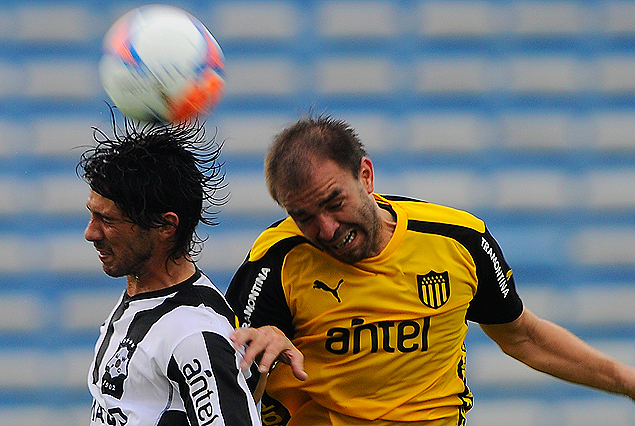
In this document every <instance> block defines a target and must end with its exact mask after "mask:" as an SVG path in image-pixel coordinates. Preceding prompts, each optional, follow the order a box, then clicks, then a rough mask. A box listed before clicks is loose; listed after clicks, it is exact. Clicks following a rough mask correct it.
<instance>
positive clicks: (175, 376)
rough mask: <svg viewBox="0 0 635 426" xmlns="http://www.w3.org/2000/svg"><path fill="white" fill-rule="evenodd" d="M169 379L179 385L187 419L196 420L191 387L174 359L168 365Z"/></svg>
mask: <svg viewBox="0 0 635 426" xmlns="http://www.w3.org/2000/svg"><path fill="white" fill-rule="evenodd" d="M168 378H169V379H170V380H172V381H174V382H176V383H178V385H179V395H180V396H181V400H182V401H183V405H184V406H185V412H186V413H187V418H188V419H196V418H197V417H196V409H195V408H194V402H193V401H192V398H190V392H189V386H188V384H187V381H186V380H185V376H184V375H183V373H182V372H181V370H180V369H179V365H178V364H177V362H176V360H175V359H174V357H172V358H170V362H169V363H168ZM195 421H196V420H195ZM197 424H198V422H196V423H192V425H197Z"/></svg>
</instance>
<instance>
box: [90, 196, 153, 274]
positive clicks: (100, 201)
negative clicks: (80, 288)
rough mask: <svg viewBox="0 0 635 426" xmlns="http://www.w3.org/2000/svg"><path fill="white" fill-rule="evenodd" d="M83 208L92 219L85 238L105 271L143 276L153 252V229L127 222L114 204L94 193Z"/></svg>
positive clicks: (107, 272)
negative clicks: (92, 247) (88, 212)
mask: <svg viewBox="0 0 635 426" xmlns="http://www.w3.org/2000/svg"><path fill="white" fill-rule="evenodd" d="M86 206H87V207H88V210H89V211H90V214H91V217H90V221H89V222H88V225H87V226H86V229H85V231H84V237H85V238H86V240H88V241H90V242H92V243H93V245H94V246H95V249H96V250H97V252H98V254H99V260H100V261H101V263H102V268H103V270H104V272H105V273H106V274H107V275H109V276H111V277H123V276H138V275H141V274H143V272H144V270H145V269H146V267H147V265H148V262H149V260H150V259H151V258H152V255H153V252H154V247H155V242H154V239H153V232H152V231H153V230H152V229H150V230H148V229H143V228H141V227H139V226H137V225H135V224H133V223H132V222H130V221H129V220H127V218H125V217H124V216H123V214H122V213H121V211H120V210H119V208H118V207H117V206H116V205H115V203H114V201H112V200H110V199H108V198H106V197H103V196H101V195H99V194H98V193H96V192H95V191H92V190H91V192H90V195H89V197H88V202H87V204H86Z"/></svg>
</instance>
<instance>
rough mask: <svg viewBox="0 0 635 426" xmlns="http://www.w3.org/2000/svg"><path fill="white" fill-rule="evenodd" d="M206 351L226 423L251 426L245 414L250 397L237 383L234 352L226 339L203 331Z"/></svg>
mask: <svg viewBox="0 0 635 426" xmlns="http://www.w3.org/2000/svg"><path fill="white" fill-rule="evenodd" d="M203 337H204V339H205V344H206V346H207V352H208V353H209V358H210V360H211V363H212V372H213V374H214V377H215V378H216V387H217V390H218V399H219V403H220V409H221V413H222V416H223V419H224V420H225V424H226V425H231V426H241V425H246V426H251V424H252V423H251V419H250V418H249V417H246V416H245V413H248V412H249V401H248V399H247V398H251V395H248V394H247V393H246V392H245V390H243V388H242V387H240V385H239V384H238V375H239V374H240V372H239V371H238V368H237V367H236V352H235V351H234V349H233V348H232V347H231V345H230V344H229V342H227V340H226V339H224V338H223V337H221V336H219V335H218V334H216V333H210V332H205V333H203Z"/></svg>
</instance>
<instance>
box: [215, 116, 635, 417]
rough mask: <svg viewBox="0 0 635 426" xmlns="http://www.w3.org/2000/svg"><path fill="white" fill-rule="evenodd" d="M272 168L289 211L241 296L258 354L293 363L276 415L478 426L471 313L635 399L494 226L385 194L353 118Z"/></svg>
mask: <svg viewBox="0 0 635 426" xmlns="http://www.w3.org/2000/svg"><path fill="white" fill-rule="evenodd" d="M265 174H266V178H267V185H268V188H269V192H270V194H271V196H272V197H273V199H274V200H275V201H277V202H278V203H279V204H280V205H281V206H282V207H283V208H284V209H285V210H286V211H287V213H288V215H289V217H288V218H286V219H284V220H282V221H280V222H278V223H276V224H274V225H272V226H271V227H270V228H269V229H267V230H265V231H263V232H262V233H261V235H260V236H259V237H258V239H257V240H256V242H255V243H254V244H253V246H252V249H251V251H250V252H249V256H248V258H247V259H246V261H245V262H244V264H243V265H242V266H241V267H240V269H239V270H238V271H237V272H236V274H235V276H234V278H233V280H232V283H231V284H230V287H229V288H228V291H227V293H226V297H227V298H228V300H229V302H230V304H231V305H232V306H233V307H234V309H235V312H237V314H238V316H239V318H240V320H241V322H242V325H243V326H244V328H241V329H240V330H238V331H237V332H236V334H235V335H234V337H233V339H234V342H235V343H236V344H237V345H242V344H249V348H248V350H247V352H246V355H245V360H246V361H248V360H250V359H253V357H254V356H255V355H256V354H258V355H262V358H261V359H260V362H259V365H260V371H261V372H264V373H265V374H266V372H267V371H268V370H269V367H270V366H271V363H272V361H273V360H274V359H276V358H278V359H281V360H282V361H284V363H278V364H277V366H275V368H273V370H272V371H271V373H270V375H269V378H268V383H267V385H266V393H265V394H264V396H263V398H262V406H261V407H262V408H261V414H262V418H263V422H265V423H267V424H269V425H274V424H276V425H284V424H286V425H288V426H298V425H302V426H362V425H373V426H398V425H411V426H414V425H422V426H423V425H426V426H457V425H463V424H464V423H465V418H466V417H465V415H466V413H467V411H468V410H469V409H470V408H471V406H472V393H471V391H470V389H469V388H468V386H467V382H466V348H465V345H464V338H465V335H466V333H467V328H468V324H467V322H468V320H469V321H473V322H476V323H479V324H480V325H481V327H482V328H483V330H484V331H485V333H486V334H487V335H488V336H489V337H490V338H492V339H493V340H494V341H495V342H496V343H497V344H498V345H499V346H500V347H501V349H502V350H503V351H504V352H505V353H507V354H509V355H510V356H512V357H514V358H516V359H518V360H520V361H521V362H523V363H525V364H527V365H529V366H530V367H533V368H535V369H537V370H540V371H543V372H545V373H548V374H551V375H553V376H555V377H558V378H561V379H564V380H568V381H571V382H574V383H579V384H583V385H587V386H592V387H595V388H598V389H602V390H605V391H609V392H614V393H619V394H624V395H628V396H629V397H631V398H634V397H635V369H633V368H631V367H628V366H626V365H624V364H622V363H620V362H618V361H617V360H615V359H612V358H609V357H608V356H605V355H604V354H602V353H600V352H598V351H596V350H594V349H592V348H591V347H590V346H588V345H587V344H585V343H584V342H582V341H581V340H580V339H578V338H576V337H575V336H574V335H572V334H571V333H570V332H568V331H567V330H565V329H563V328H561V327H558V326H556V325H555V324H552V323H550V322H548V321H545V320H542V319H540V318H538V317H537V316H536V315H534V314H533V313H532V312H531V311H530V310H529V309H527V308H525V307H524V306H523V304H522V302H521V299H520V297H519V296H518V293H517V292H516V287H515V283H514V277H513V274H512V270H511V269H510V267H509V266H508V265H507V263H506V261H505V259H504V258H503V254H502V251H501V249H500V247H499V246H498V244H497V243H496V241H495V240H494V238H493V237H492V235H490V233H489V231H488V229H487V227H486V226H485V224H484V223H483V221H482V220H480V219H478V218H476V217H474V216H473V215H471V214H469V213H466V212H464V211H459V210H456V209H452V208H448V207H444V206H440V205H435V204H431V203H426V202H422V201H418V200H413V199H408V198H405V197H395V196H382V195H379V194H376V193H375V192H374V170H373V163H372V162H371V160H370V159H369V158H368V156H367V154H366V152H365V150H364V149H363V146H362V145H361V143H360V141H359V139H358V137H357V135H356V134H355V132H354V130H353V129H352V128H351V127H350V126H349V125H348V124H347V123H345V122H344V121H341V120H336V119H333V118H330V117H324V116H321V117H317V118H314V117H308V118H306V119H301V120H299V121H298V122H296V123H294V124H293V125H291V126H290V127H288V128H287V129H285V130H284V131H283V132H282V133H280V134H279V135H278V136H277V137H276V139H275V140H274V143H273V145H272V147H271V148H270V150H269V152H268V154H267V158H266V161H265ZM285 364H290V366H289V365H285ZM294 376H295V378H294ZM296 378H297V379H301V380H302V381H299V380H296Z"/></svg>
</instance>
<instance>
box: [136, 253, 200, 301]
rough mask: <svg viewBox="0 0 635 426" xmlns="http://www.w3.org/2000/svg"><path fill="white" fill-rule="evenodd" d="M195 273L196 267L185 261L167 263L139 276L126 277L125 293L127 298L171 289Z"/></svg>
mask: <svg viewBox="0 0 635 426" xmlns="http://www.w3.org/2000/svg"><path fill="white" fill-rule="evenodd" d="M195 272H196V267H195V266H194V264H193V263H192V262H191V261H189V260H187V259H179V260H178V261H176V262H175V261H168V263H167V264H166V265H163V266H161V267H159V266H157V267H155V268H152V269H149V270H148V271H146V272H144V273H140V274H139V275H128V277H127V293H128V295H129V296H135V295H137V294H140V293H147V292H150V291H156V290H162V289H164V288H168V287H172V286H174V285H177V284H179V283H182V282H183V281H185V280H187V279H188V278H190V277H191V276H192V275H194V273H195Z"/></svg>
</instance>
